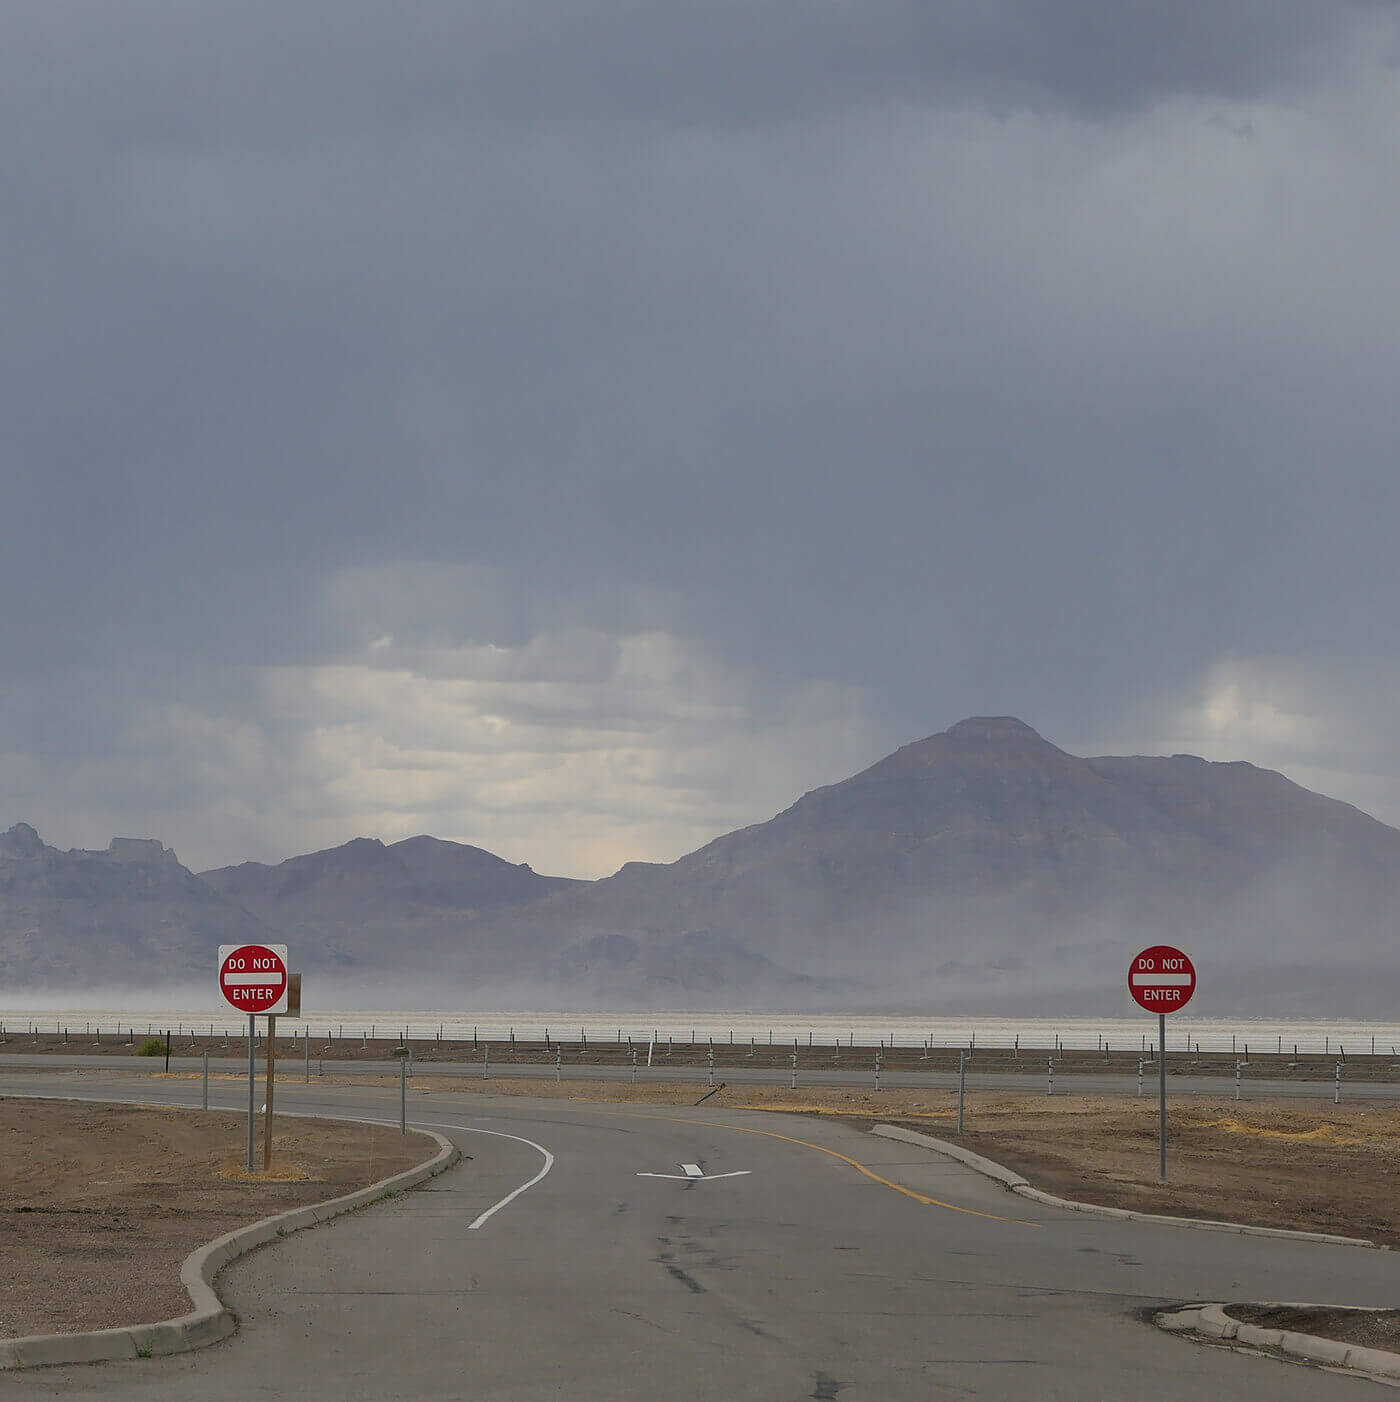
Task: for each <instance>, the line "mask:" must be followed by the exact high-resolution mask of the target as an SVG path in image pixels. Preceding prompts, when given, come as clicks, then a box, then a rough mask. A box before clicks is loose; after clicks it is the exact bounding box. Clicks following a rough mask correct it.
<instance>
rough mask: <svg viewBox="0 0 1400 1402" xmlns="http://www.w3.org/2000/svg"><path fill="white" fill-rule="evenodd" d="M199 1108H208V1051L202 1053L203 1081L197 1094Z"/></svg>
mask: <svg viewBox="0 0 1400 1402" xmlns="http://www.w3.org/2000/svg"><path fill="white" fill-rule="evenodd" d="M199 1108H200V1109H201V1110H207V1109H208V1108H209V1053H208V1052H207V1051H206V1052H205V1053H204V1083H203V1088H202V1090H201V1091H200V1096H199Z"/></svg>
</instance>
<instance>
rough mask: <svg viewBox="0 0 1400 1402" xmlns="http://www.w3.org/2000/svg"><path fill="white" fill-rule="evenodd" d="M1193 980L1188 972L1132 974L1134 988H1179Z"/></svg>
mask: <svg viewBox="0 0 1400 1402" xmlns="http://www.w3.org/2000/svg"><path fill="white" fill-rule="evenodd" d="M1191 982H1193V979H1192V976H1191V975H1190V974H1134V975H1133V987H1134V988H1181V987H1183V986H1185V985H1187V984H1189V983H1191Z"/></svg>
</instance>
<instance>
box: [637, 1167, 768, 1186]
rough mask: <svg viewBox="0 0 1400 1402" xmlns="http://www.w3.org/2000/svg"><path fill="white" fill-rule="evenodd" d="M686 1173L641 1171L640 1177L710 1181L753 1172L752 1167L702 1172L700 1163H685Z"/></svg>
mask: <svg viewBox="0 0 1400 1402" xmlns="http://www.w3.org/2000/svg"><path fill="white" fill-rule="evenodd" d="M681 1167H682V1168H683V1169H684V1170H685V1172H684V1173H639V1174H637V1177H638V1178H674V1179H675V1180H676V1181H677V1182H679V1183H709V1182H712V1181H713V1180H714V1179H716V1178H743V1177H745V1176H747V1175H748V1174H750V1173H752V1172H753V1169H751V1168H739V1169H735V1171H734V1172H733V1173H701V1171H700V1165H699V1164H695V1163H683V1164H682V1165H681Z"/></svg>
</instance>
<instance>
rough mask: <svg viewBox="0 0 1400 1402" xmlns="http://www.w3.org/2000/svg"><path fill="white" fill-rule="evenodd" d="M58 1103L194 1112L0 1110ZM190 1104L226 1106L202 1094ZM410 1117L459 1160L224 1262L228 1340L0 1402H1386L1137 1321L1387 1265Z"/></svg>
mask: <svg viewBox="0 0 1400 1402" xmlns="http://www.w3.org/2000/svg"><path fill="white" fill-rule="evenodd" d="M68 1084H71V1085H72V1087H73V1091H74V1093H75V1094H81V1095H84V1096H91V1097H95V1098H109V1099H111V1098H132V1099H140V1100H145V1101H150V1102H155V1101H160V1102H172V1103H191V1102H192V1101H193V1102H194V1103H197V1099H198V1095H199V1084H198V1082H197V1081H194V1082H191V1081H159V1082H156V1081H150V1080H142V1079H139V1078H134V1077H132V1076H130V1075H122V1074H121V1073H113V1072H111V1071H108V1072H107V1074H105V1075H100V1076H99V1075H96V1074H94V1073H92V1072H89V1073H87V1074H85V1075H84V1076H82V1077H81V1079H80V1080H79V1079H75V1080H74V1081H73V1082H71V1083H69V1082H68V1081H67V1080H66V1078H65V1079H64V1080H62V1081H60V1080H59V1078H57V1077H56V1076H52V1075H44V1076H41V1077H36V1076H33V1075H14V1074H13V1073H11V1074H9V1075H7V1076H6V1077H5V1078H4V1080H3V1081H0V1092H26V1091H27V1092H33V1091H35V1090H37V1089H40V1088H42V1089H43V1090H44V1091H45V1092H46V1093H50V1094H52V1093H55V1092H57V1091H59V1090H60V1087H61V1086H66V1085H68ZM541 1089H542V1090H544V1089H545V1087H542V1088H541ZM213 1099H214V1103H216V1104H218V1105H220V1106H229V1107H234V1108H236V1107H238V1106H239V1105H240V1104H241V1103H246V1102H245V1101H243V1099H242V1096H241V1094H240V1088H238V1087H236V1086H231V1085H230V1084H229V1083H228V1082H226V1081H221V1082H217V1083H216V1084H215V1088H214V1093H213ZM278 1101H279V1105H280V1106H281V1107H282V1108H284V1109H286V1110H289V1111H291V1110H302V1111H315V1112H319V1113H330V1114H334V1113H340V1114H353V1115H362V1116H372V1117H377V1118H396V1117H397V1110H398V1095H397V1089H396V1088H392V1087H385V1086H382V1085H380V1086H373V1085H345V1086H317V1085H315V1084H313V1085H312V1086H310V1087H306V1086H303V1085H299V1084H297V1083H296V1082H295V1081H292V1080H288V1081H287V1082H285V1083H284V1084H283V1085H282V1086H281V1087H280V1089H279V1093H278ZM410 1118H411V1120H412V1122H413V1123H415V1124H430V1125H433V1126H436V1127H440V1128H441V1131H442V1132H443V1133H445V1134H447V1135H448V1136H449V1137H451V1138H452V1139H454V1140H455V1141H456V1142H457V1143H458V1144H460V1145H461V1146H462V1148H463V1151H464V1153H465V1154H469V1155H470V1156H471V1157H470V1159H466V1160H464V1161H463V1163H462V1164H461V1165H459V1166H458V1167H457V1168H455V1169H453V1170H451V1171H450V1172H449V1173H447V1174H445V1175H443V1176H442V1177H440V1178H438V1179H435V1180H433V1182H432V1183H431V1184H430V1185H429V1186H427V1187H425V1188H423V1189H421V1190H418V1191H416V1192H413V1193H410V1194H407V1195H405V1196H404V1197H402V1198H399V1199H395V1200H393V1201H391V1202H388V1203H385V1204H382V1205H378V1206H375V1207H373V1208H370V1209H367V1210H365V1211H363V1212H360V1213H357V1214H354V1215H352V1216H350V1217H346V1218H342V1219H340V1220H338V1221H337V1222H335V1223H333V1224H331V1225H328V1226H325V1227H319V1228H316V1229H313V1230H311V1231H307V1232H303V1233H299V1234H296V1235H294V1236H292V1237H290V1238H288V1239H287V1240H286V1241H282V1242H278V1243H276V1244H275V1245H273V1246H270V1247H267V1248H264V1249H263V1250H261V1251H258V1252H256V1253H254V1254H253V1255H252V1256H250V1257H247V1258H245V1259H244V1260H242V1261H240V1262H237V1263H235V1264H234V1265H233V1266H232V1267H230V1268H229V1269H228V1270H227V1271H225V1272H224V1274H223V1275H222V1276H221V1277H220V1280H219V1287H218V1288H219V1290H220V1292H221V1294H222V1295H223V1297H224V1298H225V1299H226V1300H227V1301H228V1302H229V1304H230V1305H231V1307H232V1308H233V1309H234V1310H235V1311H236V1313H237V1315H238V1317H239V1319H240V1321H241V1327H240V1329H239V1332H238V1333H237V1334H236V1335H235V1336H234V1337H233V1338H232V1339H230V1340H227V1341H226V1342H224V1343H221V1344H218V1345H215V1346H214V1347H212V1348H209V1349H206V1350H204V1351H202V1352H200V1353H196V1354H191V1355H187V1356H184V1357H179V1358H167V1359H152V1360H146V1361H134V1362H129V1363H120V1364H103V1365H94V1366H87V1367H79V1368H60V1369H44V1370H39V1371H36V1372H31V1373H12V1374H4V1373H0V1402H8V1400H9V1399H21V1398H23V1399H29V1398H41V1397H62V1398H103V1399H114V1400H115V1402H204V1399H226V1398H228V1399H232V1398H239V1399H242V1398H252V1399H260V1398H278V1399H282V1398H286V1399H309V1400H311V1402H314V1400H315V1399H320V1398H325V1397H334V1398H337V1399H355V1400H357V1402H358V1399H365V1402H368V1399H375V1402H380V1400H381V1399H399V1398H402V1399H415V1400H418V1399H422V1400H423V1402H427V1400H429V1399H431V1400H432V1402H437V1399H459V1398H471V1399H474V1402H543V1399H551V1400H553V1399H563V1398H567V1399H569V1400H570V1402H631V1399H647V1402H660V1400H661V1399H672V1398H674V1399H678V1402H692V1399H715V1400H716V1402H748V1399H753V1402H798V1399H805V1398H817V1399H820V1398H828V1399H840V1402H905V1400H906V1399H908V1400H909V1402H913V1399H919V1402H927V1399H944V1398H947V1399H953V1398H957V1399H967V1398H985V1399H989V1400H990V1399H995V1402H1022V1400H1023V1399H1024V1402H1032V1400H1033V1402H1057V1400H1062V1402H1086V1400H1087V1399H1097V1398H1102V1399H1115V1402H1116V1400H1117V1399H1124V1398H1132V1399H1135V1402H1168V1400H1170V1402H1180V1399H1182V1398H1184V1397H1186V1398H1205V1399H1232V1402H1235V1400H1237V1402H1256V1400H1257V1402H1295V1400H1296V1402H1304V1399H1307V1402H1316V1399H1319V1398H1332V1397H1337V1398H1357V1399H1360V1398H1365V1397H1371V1396H1374V1397H1377V1398H1381V1397H1386V1398H1391V1397H1393V1395H1394V1394H1393V1393H1392V1392H1391V1391H1390V1390H1389V1389H1384V1390H1383V1389H1382V1388H1381V1386H1380V1385H1378V1384H1372V1383H1368V1382H1365V1381H1362V1380H1357V1379H1354V1378H1348V1377H1344V1376H1341V1375H1338V1374H1335V1373H1330V1372H1326V1371H1323V1370H1319V1369H1314V1368H1309V1367H1304V1366H1300V1365H1298V1364H1292V1363H1286V1362H1281V1361H1278V1360H1275V1359H1272V1358H1263V1357H1258V1356H1253V1355H1248V1354H1243V1353H1236V1352H1232V1351H1229V1350H1226V1349H1223V1348H1211V1347H1203V1346H1200V1345H1197V1344H1193V1343H1190V1342H1187V1341H1184V1340H1182V1339H1180V1338H1176V1337H1173V1336H1170V1335H1167V1334H1164V1333H1161V1332H1160V1331H1158V1330H1156V1329H1155V1328H1153V1327H1151V1326H1150V1325H1148V1324H1146V1323H1144V1322H1142V1320H1141V1318H1140V1313H1141V1312H1142V1311H1143V1310H1144V1309H1145V1308H1148V1307H1152V1306H1161V1305H1164V1304H1169V1303H1176V1302H1180V1301H1185V1300H1200V1299H1225V1300H1268V1299H1272V1300H1277V1299H1284V1300H1313V1301H1327V1302H1331V1303H1336V1304H1359V1305H1367V1304H1369V1305H1384V1306H1392V1307H1394V1306H1400V1262H1397V1261H1396V1258H1395V1256H1394V1255H1393V1254H1392V1253H1390V1252H1381V1251H1368V1250H1364V1249H1359V1248H1353V1247H1331V1246H1317V1245H1313V1244H1308V1243H1300V1242H1290V1241H1280V1240H1271V1239H1264V1238H1251V1237H1241V1236H1237V1235H1227V1234H1220V1233H1214V1232H1203V1231H1191V1230H1181V1229H1175V1228H1170V1227H1153V1226H1145V1225H1143V1224H1140V1223H1128V1222H1114V1221H1108V1220H1096V1219H1093V1218H1087V1217H1083V1216H1079V1215H1076V1214H1073V1213H1064V1212H1055V1211H1053V1210H1049V1209H1045V1208H1041V1207H1039V1206H1037V1205H1035V1204H1032V1203H1028V1202H1025V1201H1024V1200H1022V1199H1020V1198H1017V1197H1014V1196H1012V1195H1011V1194H1008V1193H1006V1192H1004V1191H1003V1190H1002V1189H1000V1188H999V1187H997V1186H996V1185H994V1184H991V1183H990V1182H988V1180H986V1179H983V1178H980V1177H978V1176H977V1175H974V1174H973V1173H971V1171H970V1170H968V1169H966V1168H964V1167H962V1166H961V1165H959V1164H956V1163H954V1162H952V1161H949V1160H946V1159H943V1158H941V1157H940V1156H938V1155H936V1154H933V1153H930V1152H928V1151H926V1150H922V1149H919V1148H917V1147H914V1146H907V1145H903V1144H900V1143H897V1142H894V1141H889V1140H883V1139H879V1138H876V1137H874V1136H871V1135H868V1134H865V1133H862V1132H860V1131H858V1130H855V1129H853V1128H851V1127H849V1126H845V1125H841V1124H837V1123H831V1122H828V1121H821V1120H816V1119H811V1118H802V1117H798V1116H778V1115H763V1114H758V1113H753V1112H738V1111H725V1110H713V1111H712V1110H709V1109H708V1107H705V1106H701V1107H699V1108H696V1109H679V1110H677V1109H671V1108H667V1107H647V1106H622V1105H599V1104H594V1103H579V1102H567V1101H550V1100H548V1099H543V1098H541V1099H523V1098H520V1097H516V1096H512V1097H510V1098H508V1099H507V1098H500V1099H493V1098H492V1097H490V1096H489V1095H474V1094H460V1093H448V1092H445V1091H442V1090H434V1089H432V1087H431V1085H430V1084H425V1083H424V1082H423V1081H419V1082H418V1083H417V1084H416V1085H415V1087H414V1090H413V1093H412V1095H411V1100H410ZM685 1165H692V1166H694V1167H698V1168H699V1169H700V1170H701V1171H702V1172H703V1173H704V1174H705V1175H706V1177H705V1178H704V1179H702V1180H696V1179H695V1178H693V1177H690V1176H687V1174H688V1170H687V1169H686V1168H685ZM544 1169H547V1170H548V1171H547V1172H544V1173H543V1174H542V1172H541V1171H542V1170H544ZM644 1173H655V1174H670V1175H673V1176H670V1177H642V1176H639V1175H640V1174H644ZM721 1174H735V1175H739V1176H732V1177H718V1176H714V1175H721ZM526 1185H529V1186H526ZM522 1188H523V1191H518V1190H520V1189H522ZM512 1195H514V1196H512ZM922 1199H929V1200H927V1201H925V1200H922Z"/></svg>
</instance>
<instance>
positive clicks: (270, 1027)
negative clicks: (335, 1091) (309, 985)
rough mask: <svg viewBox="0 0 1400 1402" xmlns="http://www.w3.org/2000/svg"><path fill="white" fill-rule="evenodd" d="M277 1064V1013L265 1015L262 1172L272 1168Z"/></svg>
mask: <svg viewBox="0 0 1400 1402" xmlns="http://www.w3.org/2000/svg"><path fill="white" fill-rule="evenodd" d="M276 1066H277V1014H276V1013H269V1014H268V1017H267V1101H266V1103H265V1104H264V1105H263V1115H264V1119H263V1172H264V1173H268V1172H270V1171H271V1169H272V1090H273V1076H274V1073H275V1068H276Z"/></svg>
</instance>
